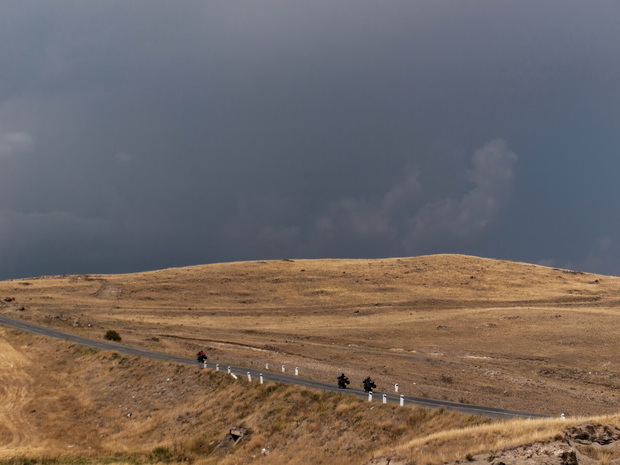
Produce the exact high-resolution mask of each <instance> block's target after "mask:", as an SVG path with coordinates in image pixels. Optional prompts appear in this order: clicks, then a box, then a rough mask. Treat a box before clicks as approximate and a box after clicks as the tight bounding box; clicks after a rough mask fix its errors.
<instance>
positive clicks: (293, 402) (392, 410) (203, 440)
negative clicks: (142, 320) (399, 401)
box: [0, 330, 489, 465]
mask: <svg viewBox="0 0 620 465" xmlns="http://www.w3.org/2000/svg"><path fill="white" fill-rule="evenodd" d="M0 336H1V338H2V341H3V342H2V348H3V349H5V350H4V351H3V353H4V354H6V356H5V357H3V359H2V364H1V365H0V375H1V376H2V380H3V382H4V383H5V385H7V386H14V385H20V386H21V387H22V388H23V391H24V392H25V393H27V395H25V396H20V397H19V399H16V398H8V399H7V398H4V399H3V400H2V405H3V407H4V408H5V410H9V409H10V412H11V413H10V414H9V415H3V416H2V417H0V429H2V431H8V430H10V431H11V434H10V435H3V436H2V437H0V463H11V464H18V463H21V464H24V463H29V464H34V463H48V464H52V463H60V464H63V463H78V462H81V463H84V462H85V461H86V462H87V463H110V462H118V463H133V464H141V463H158V462H166V463H179V462H194V463H198V464H205V465H207V464H216V463H217V464H233V463H235V464H242V463H256V464H276V465H277V464H302V463H309V462H310V461H312V463H317V464H328V463H334V461H341V462H343V463H347V464H364V463H366V462H367V461H368V460H369V458H370V457H371V455H372V453H373V451H374V450H375V449H376V448H377V447H390V446H394V445H396V444H397V443H398V442H406V441H410V440H412V439H414V438H416V437H420V436H422V435H425V434H432V433H434V432H438V431H440V430H442V429H444V428H446V426H449V427H450V428H454V427H465V426H468V425H475V424H483V423H486V422H488V421H489V420H487V419H482V418H476V417H472V416H468V415H463V414H458V413H453V412H444V411H438V410H437V411H433V410H425V409H420V408H410V407H404V408H402V407H398V406H393V405H382V404H369V403H367V402H364V401H363V400H360V399H357V398H355V397H352V396H343V395H341V394H331V393H324V392H320V391H311V390H307V389H299V388H296V387H292V386H284V385H277V384H272V383H268V384H265V385H260V384H258V383H253V384H249V383H247V381H243V380H242V379H239V380H236V381H235V380H233V379H232V377H230V376H228V375H226V374H224V373H216V372H213V371H210V370H202V369H201V368H198V367H194V366H184V365H178V364H174V363H169V362H162V361H156V360H147V359H140V358H138V357H125V356H122V355H119V354H117V353H114V352H105V351H97V350H93V349H87V348H84V347H80V346H77V345H72V344H68V343H65V342H62V341H55V340H48V339H44V338H41V337H38V336H32V335H28V334H23V333H20V332H18V331H13V330H0ZM41 353H45V354H48V355H47V356H46V357H45V363H44V364H42V363H41V356H40V354H41ZM13 401H15V402H13ZM16 419H19V422H18V423H17V424H15V423H14V422H15V420H16ZM238 425H243V426H244V427H246V428H247V429H248V430H249V431H250V432H251V434H250V435H249V437H248V438H246V439H244V440H243V441H242V442H241V443H240V444H239V445H238V446H235V447H234V448H231V449H218V447H217V446H218V444H219V443H220V442H221V441H222V440H223V439H224V437H225V435H226V434H227V433H228V431H229V430H230V428H232V427H234V426H238Z"/></svg>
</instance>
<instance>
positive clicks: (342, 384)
mask: <svg viewBox="0 0 620 465" xmlns="http://www.w3.org/2000/svg"><path fill="white" fill-rule="evenodd" d="M349 383H350V381H349V378H347V377H346V376H345V375H344V374H342V375H341V376H338V387H339V388H340V389H346V388H347V384H349Z"/></svg>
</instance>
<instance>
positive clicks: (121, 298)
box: [0, 255, 620, 415]
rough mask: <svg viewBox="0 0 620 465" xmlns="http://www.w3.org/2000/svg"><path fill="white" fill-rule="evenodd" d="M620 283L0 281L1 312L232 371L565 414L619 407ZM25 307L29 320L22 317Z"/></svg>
mask: <svg viewBox="0 0 620 465" xmlns="http://www.w3.org/2000/svg"><path fill="white" fill-rule="evenodd" d="M619 295H620V279H619V278H616V277H607V276H598V275H592V274H586V273H579V272H573V271H569V270H560V269H554V268H546V267H542V266H536V265H529V264H524V263H516V262H509V261H501V260H489V259H482V258H477V257H470V256H461V255H436V256H423V257H412V258H393V259H384V260H279V261H260V262H239V263H224V264H214V265H204V266H193V267H187V268H175V269H168V270H161V271H154V272H146V273H137V274H128V275H80V276H52V277H42V278H33V279H20V280H15V281H5V282H2V283H0V299H1V298H3V297H13V298H15V301H12V302H3V303H2V304H0V312H3V313H5V314H7V315H10V316H14V317H19V318H24V319H28V320H32V321H35V322H40V323H43V324H47V325H51V326H55V327H58V328H60V329H64V330H69V331H72V332H75V333H79V334H82V335H85V336H89V337H93V338H101V337H102V336H103V334H105V331H106V330H108V329H114V330H116V331H118V332H119V333H120V334H121V336H122V337H123V342H124V343H127V344H130V345H135V346H141V347H147V348H150V349H154V350H160V351H166V352H170V353H174V354H177V355H184V356H191V355H192V354H194V353H195V352H196V351H198V350H200V349H206V350H207V352H208V353H209V355H210V360H212V361H220V362H222V363H236V364H247V365H255V366H256V365H260V366H263V365H264V364H265V363H267V362H268V363H270V364H271V366H272V367H273V366H279V365H280V364H282V363H284V364H286V365H288V366H299V367H300V370H301V375H302V376H306V377H313V378H318V379H323V380H329V381H333V380H334V377H335V375H336V374H337V373H339V372H341V371H343V370H344V371H346V372H347V374H349V377H350V378H351V379H352V380H353V382H354V383H355V384H356V385H357V384H358V383H360V382H361V379H363V378H364V377H365V376H367V375H368V374H371V375H372V376H373V378H376V381H377V382H378V386H379V389H386V390H389V389H391V387H392V386H393V384H394V383H398V384H399V385H400V389H401V392H405V393H408V394H412V395H423V396H429V397H435V398H444V399H448V400H453V401H463V402H468V403H476V404H485V405H493V406H497V407H504V408H511V409H517V410H526V411H535V412H542V413H549V414H554V415H559V414H560V413H561V412H564V413H567V414H572V415H580V414H604V413H611V412H615V411H617V409H618V407H619V406H620V397H618V389H620V381H619V376H618V375H619V374H620V365H619V362H618V360H617V357H616V352H617V349H616V348H617V347H618V346H619V345H620V331H619V329H620V328H618V319H617V313H618V310H617V304H618V296H619ZM22 307H25V310H24V311H18V310H17V309H19V308H22Z"/></svg>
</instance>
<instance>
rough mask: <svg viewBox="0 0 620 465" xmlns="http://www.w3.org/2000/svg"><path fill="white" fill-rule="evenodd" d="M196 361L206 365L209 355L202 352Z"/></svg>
mask: <svg viewBox="0 0 620 465" xmlns="http://www.w3.org/2000/svg"><path fill="white" fill-rule="evenodd" d="M196 360H198V361H199V362H200V363H204V362H206V361H207V354H205V352H204V350H201V351H200V352H198V353H197V354H196Z"/></svg>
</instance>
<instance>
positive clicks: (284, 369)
mask: <svg viewBox="0 0 620 465" xmlns="http://www.w3.org/2000/svg"><path fill="white" fill-rule="evenodd" d="M285 371H286V367H285V366H284V365H282V373H284V372H285Z"/></svg>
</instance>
